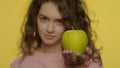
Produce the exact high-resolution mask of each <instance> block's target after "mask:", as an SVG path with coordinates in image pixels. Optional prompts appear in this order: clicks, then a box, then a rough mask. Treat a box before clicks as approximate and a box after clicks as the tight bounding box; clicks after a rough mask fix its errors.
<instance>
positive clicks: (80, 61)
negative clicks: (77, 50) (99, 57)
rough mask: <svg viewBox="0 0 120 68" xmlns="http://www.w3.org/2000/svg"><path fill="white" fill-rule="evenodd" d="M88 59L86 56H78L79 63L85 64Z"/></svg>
mask: <svg viewBox="0 0 120 68" xmlns="http://www.w3.org/2000/svg"><path fill="white" fill-rule="evenodd" d="M86 59H87V56H86V55H85V54H77V61H78V62H79V63H84V62H85V60H86Z"/></svg>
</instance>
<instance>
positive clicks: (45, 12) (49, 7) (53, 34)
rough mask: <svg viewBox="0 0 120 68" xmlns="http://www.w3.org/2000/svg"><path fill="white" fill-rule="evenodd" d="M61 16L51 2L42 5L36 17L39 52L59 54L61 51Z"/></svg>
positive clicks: (63, 28) (62, 26)
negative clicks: (39, 44)
mask: <svg viewBox="0 0 120 68" xmlns="http://www.w3.org/2000/svg"><path fill="white" fill-rule="evenodd" d="M61 21H62V16H61V14H60V13H59V11H58V8H57V6H56V5H55V4H54V3H52V2H47V3H45V4H43V5H42V6H41V8H40V10H39V13H38V16H37V27H38V33H39V36H40V38H41V40H42V44H41V49H40V50H41V51H44V52H59V51H61V50H62V48H61V46H62V43H61V37H62V34H63V32H64V31H65V26H64V25H63V22H61Z"/></svg>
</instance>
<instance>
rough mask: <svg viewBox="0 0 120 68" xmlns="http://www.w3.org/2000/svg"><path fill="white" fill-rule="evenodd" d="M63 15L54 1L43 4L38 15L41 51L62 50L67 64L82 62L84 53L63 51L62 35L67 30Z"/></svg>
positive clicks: (52, 51)
mask: <svg viewBox="0 0 120 68" xmlns="http://www.w3.org/2000/svg"><path fill="white" fill-rule="evenodd" d="M63 23H64V22H62V16H61V14H60V12H59V11H58V8H57V6H56V5H55V4H54V3H53V2H47V3H45V4H43V5H42V6H41V8H40V10H39V13H38V16H37V27H38V33H39V36H40V38H41V40H42V44H41V48H40V49H39V51H41V52H45V53H54V52H62V53H63V57H64V58H65V62H66V63H67V64H71V65H74V64H78V65H79V64H80V61H82V60H81V58H82V59H85V57H84V55H80V54H77V55H75V54H74V53H73V52H72V51H68V50H64V51H62V48H61V46H62V43H61V37H62V34H63V33H64V31H65V29H66V28H65V26H64V25H63Z"/></svg>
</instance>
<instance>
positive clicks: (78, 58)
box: [63, 47, 90, 68]
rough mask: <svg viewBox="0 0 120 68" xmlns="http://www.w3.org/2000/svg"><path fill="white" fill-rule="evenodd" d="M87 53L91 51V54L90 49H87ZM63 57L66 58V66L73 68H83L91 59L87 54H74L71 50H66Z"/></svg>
mask: <svg viewBox="0 0 120 68" xmlns="http://www.w3.org/2000/svg"><path fill="white" fill-rule="evenodd" d="M87 51H89V53H90V50H89V48H88V47H87V48H86V52H87ZM63 57H64V58H65V64H66V65H67V66H70V67H73V68H81V66H82V65H83V64H84V63H85V61H86V60H87V59H89V56H87V55H86V54H85V53H83V54H80V53H77V54H74V53H73V52H72V51H70V50H64V51H63Z"/></svg>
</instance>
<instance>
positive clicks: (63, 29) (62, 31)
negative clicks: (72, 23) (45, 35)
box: [57, 27, 65, 36]
mask: <svg viewBox="0 0 120 68" xmlns="http://www.w3.org/2000/svg"><path fill="white" fill-rule="evenodd" d="M57 31H58V36H62V35H63V33H64V32H65V28H64V27H62V28H60V29H58V30H57Z"/></svg>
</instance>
